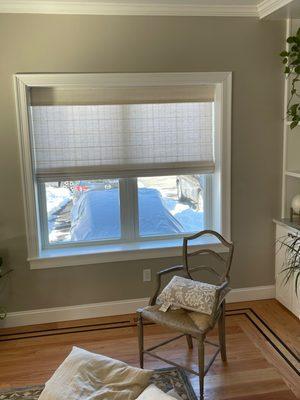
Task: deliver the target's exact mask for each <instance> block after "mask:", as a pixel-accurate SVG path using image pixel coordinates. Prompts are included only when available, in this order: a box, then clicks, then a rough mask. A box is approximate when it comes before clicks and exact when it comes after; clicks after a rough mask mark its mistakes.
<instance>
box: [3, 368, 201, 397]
mask: <svg viewBox="0 0 300 400" xmlns="http://www.w3.org/2000/svg"><path fill="white" fill-rule="evenodd" d="M169 371H170V372H171V371H177V372H178V374H179V375H180V377H181V379H182V380H183V382H184V384H185V388H186V390H187V395H188V397H189V398H188V400H197V399H198V398H197V396H196V393H195V391H194V389H193V386H192V384H191V381H190V379H189V377H188V375H187V374H186V372H185V371H184V369H182V368H177V367H165V368H157V369H153V372H169ZM44 387H45V384H40V385H31V386H22V387H17V388H10V389H3V390H2V389H0V395H2V394H5V393H10V392H24V391H25V390H39V389H41V388H44Z"/></svg>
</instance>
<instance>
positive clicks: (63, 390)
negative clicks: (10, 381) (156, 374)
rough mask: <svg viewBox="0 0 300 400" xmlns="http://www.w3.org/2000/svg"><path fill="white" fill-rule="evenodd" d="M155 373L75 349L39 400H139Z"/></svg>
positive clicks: (56, 372) (51, 379) (46, 386)
mask: <svg viewBox="0 0 300 400" xmlns="http://www.w3.org/2000/svg"><path fill="white" fill-rule="evenodd" d="M152 373H153V371H150V370H143V369H140V368H134V367H130V366H129V365H127V364H125V363H124V362H122V361H118V360H114V359H112V358H109V357H105V356H102V355H100V354H95V353H91V352H89V351H86V350H83V349H80V348H78V347H73V349H72V351H71V353H70V354H69V355H68V357H67V358H66V359H65V360H64V361H63V363H62V364H61V365H60V366H59V367H58V369H57V370H56V371H55V372H54V374H53V375H52V377H51V378H50V379H49V381H48V382H46V385H45V388H44V390H43V391H42V393H41V395H40V397H39V400H87V399H88V400H93V399H97V400H100V399H101V400H102V399H103V400H135V399H136V398H137V396H138V395H139V394H140V393H141V392H142V391H143V390H144V389H145V387H146V386H147V385H148V381H149V378H150V377H151V375H152Z"/></svg>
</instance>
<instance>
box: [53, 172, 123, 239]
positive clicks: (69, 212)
mask: <svg viewBox="0 0 300 400" xmlns="http://www.w3.org/2000/svg"><path fill="white" fill-rule="evenodd" d="M45 187H46V204H47V220H48V231H49V243H50V244H51V243H52V244H53V243H65V242H84V241H93V240H105V239H118V238H120V236H121V227H120V200H119V181H118V180H117V179H98V180H93V181H64V182H50V183H46V184H45Z"/></svg>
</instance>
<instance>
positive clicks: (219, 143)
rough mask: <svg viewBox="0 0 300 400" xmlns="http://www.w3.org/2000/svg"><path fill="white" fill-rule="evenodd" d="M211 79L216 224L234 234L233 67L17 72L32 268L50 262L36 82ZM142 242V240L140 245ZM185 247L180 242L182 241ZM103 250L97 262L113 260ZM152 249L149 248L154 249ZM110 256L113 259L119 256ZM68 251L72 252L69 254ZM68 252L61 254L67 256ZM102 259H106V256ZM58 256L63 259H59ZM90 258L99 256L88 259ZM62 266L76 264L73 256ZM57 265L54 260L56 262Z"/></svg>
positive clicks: (88, 83) (200, 81)
mask: <svg viewBox="0 0 300 400" xmlns="http://www.w3.org/2000/svg"><path fill="white" fill-rule="evenodd" d="M201 84H203V85H207V84H213V85H215V87H216V95H215V114H216V117H215V121H216V122H217V123H216V126H215V162H216V165H215V173H214V181H215V183H214V185H215V186H216V187H217V188H218V190H219V199H220V201H217V200H216V197H217V196H214V198H215V200H214V204H213V209H214V212H213V215H214V221H213V228H214V229H215V230H218V231H219V232H220V233H221V234H222V235H223V236H225V237H226V238H227V239H228V240H230V237H231V236H230V234H231V232H230V221H231V216H230V208H231V207H230V205H231V198H230V196H231V92H232V73H231V72H178V73H176V72H175V73H93V74H86V73H79V74H77V73H76V74H67V73H59V74H15V75H14V87H15V98H16V111H17V122H18V136H19V152H20V158H21V174H22V188H23V200H24V211H25V225H26V238H27V248H28V261H29V262H30V264H31V267H32V268H39V266H38V262H37V260H39V259H41V260H43V262H42V263H41V268H45V267H47V261H45V260H46V259H45V257H43V254H42V253H41V249H42V243H41V238H40V237H39V234H38V232H39V231H40V222H39V210H38V207H39V204H38V203H37V201H36V199H37V197H38V196H37V190H38V188H37V185H36V183H35V178H34V173H33V170H32V166H33V162H32V161H33V160H32V152H31V145H30V115H29V107H28V104H29V90H30V88H32V87H49V86H50V87H59V86H73V87H83V86H109V87H111V86H164V85H166V86H170V85H201ZM137 247H139V246H137ZM177 247H179V246H177ZM136 251H137V252H138V253H139V254H134V255H133V253H132V251H130V252H131V253H132V257H133V258H131V259H143V258H148V257H147V251H146V249H145V252H144V251H143V249H138V250H136ZM102 253H103V251H101V249H100V247H99V252H98V254H99V257H98V258H97V257H93V260H96V259H98V261H97V262H107V257H101V256H102ZM148 253H149V252H148ZM113 254H114V253H112V254H111V257H109V259H110V261H115V260H117V259H119V258H118V257H120V255H118V257H117V258H114V257H113ZM65 257H70V255H68V254H66V256H65ZM61 258H62V257H60V259H61ZM101 259H103V260H105V261H101ZM49 260H50V261H49V264H53V262H54V263H55V257H49ZM57 262H58V260H57ZM85 263H86V264H89V263H95V261H92V258H91V262H85ZM59 264H60V266H61V265H62V264H63V265H70V264H69V263H68V262H66V263H62V262H61V261H59ZM50 266H53V265H50Z"/></svg>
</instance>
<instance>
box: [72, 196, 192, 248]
mask: <svg viewBox="0 0 300 400" xmlns="http://www.w3.org/2000/svg"><path fill="white" fill-rule="evenodd" d="M138 194H139V215H140V220H139V223H140V232H144V233H147V232H149V233H150V234H151V233H153V232H155V233H156V234H157V235H166V234H168V235H170V234H176V233H182V232H184V228H183V226H182V225H181V224H180V222H178V221H177V220H176V218H174V217H173V215H172V214H171V213H170V212H169V211H168V210H167V208H166V207H165V206H164V203H163V199H162V196H161V194H160V192H159V191H158V190H156V189H150V188H139V191H138ZM120 236H121V224H120V206H119V191H118V189H116V188H112V189H106V190H89V191H87V192H84V193H82V195H81V196H80V197H79V198H78V199H77V200H76V202H75V204H74V206H73V209H72V214H71V240H72V241H92V240H100V239H118V238H120Z"/></svg>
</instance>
